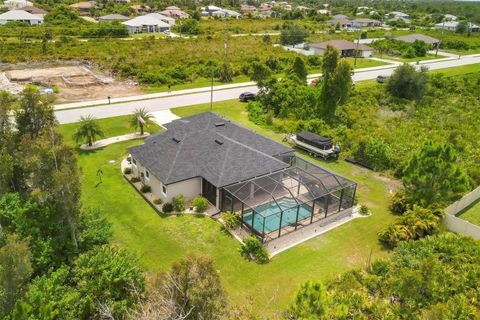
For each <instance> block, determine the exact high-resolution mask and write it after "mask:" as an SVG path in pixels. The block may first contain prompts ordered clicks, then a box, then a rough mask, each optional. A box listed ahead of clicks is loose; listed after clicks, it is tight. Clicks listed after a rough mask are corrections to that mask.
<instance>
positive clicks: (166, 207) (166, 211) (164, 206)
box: [162, 202, 173, 213]
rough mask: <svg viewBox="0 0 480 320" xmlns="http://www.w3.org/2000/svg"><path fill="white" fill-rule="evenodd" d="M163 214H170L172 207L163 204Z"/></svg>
mask: <svg viewBox="0 0 480 320" xmlns="http://www.w3.org/2000/svg"><path fill="white" fill-rule="evenodd" d="M162 211H163V213H170V212H172V211H173V205H172V204H171V203H170V202H167V203H165V204H164V205H163V206H162Z"/></svg>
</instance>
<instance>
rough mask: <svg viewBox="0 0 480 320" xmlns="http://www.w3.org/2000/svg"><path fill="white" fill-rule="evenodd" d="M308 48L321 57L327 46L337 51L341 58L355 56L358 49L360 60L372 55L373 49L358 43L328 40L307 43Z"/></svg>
mask: <svg viewBox="0 0 480 320" xmlns="http://www.w3.org/2000/svg"><path fill="white" fill-rule="evenodd" d="M308 46H309V47H310V50H312V51H313V52H314V53H315V54H318V55H321V56H323V54H324V53H325V50H326V49H327V46H332V47H334V48H335V49H337V50H338V52H339V55H340V56H341V57H352V56H355V51H356V50H357V49H358V56H359V57H362V58H368V57H370V56H371V55H372V54H373V48H371V47H369V46H367V45H365V44H362V43H359V44H358V48H357V44H356V43H353V42H350V41H347V40H329V41H324V42H314V43H309V44H308Z"/></svg>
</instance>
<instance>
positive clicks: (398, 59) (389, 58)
mask: <svg viewBox="0 0 480 320" xmlns="http://www.w3.org/2000/svg"><path fill="white" fill-rule="evenodd" d="M374 57H376V58H381V59H386V60H394V61H400V62H415V61H424V60H433V59H442V58H446V56H442V55H439V54H438V55H436V56H435V55H434V54H430V53H427V54H426V55H425V57H415V58H404V57H401V56H392V55H387V54H383V55H380V54H375V55H374Z"/></svg>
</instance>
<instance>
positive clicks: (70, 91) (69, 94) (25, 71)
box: [0, 64, 142, 102]
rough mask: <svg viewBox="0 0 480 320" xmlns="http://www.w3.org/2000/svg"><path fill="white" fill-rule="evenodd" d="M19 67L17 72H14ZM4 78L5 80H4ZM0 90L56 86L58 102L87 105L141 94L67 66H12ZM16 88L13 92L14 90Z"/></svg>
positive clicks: (129, 84)
mask: <svg viewBox="0 0 480 320" xmlns="http://www.w3.org/2000/svg"><path fill="white" fill-rule="evenodd" d="M15 67H17V68H15ZM2 76H3V77H2ZM0 78H2V80H3V81H0V89H4V90H8V91H11V92H12V93H18V92H14V91H15V90H14V89H16V91H18V88H19V87H20V88H21V87H22V86H24V85H26V84H35V85H38V86H40V87H45V88H52V87H54V86H57V87H58V89H59V92H58V93H57V94H56V95H57V98H58V101H60V102H69V101H86V100H96V99H105V98H107V97H108V96H110V97H124V96H130V95H136V94H140V93H142V90H141V88H140V87H139V86H137V85H136V84H135V83H132V82H128V81H121V80H117V79H114V78H113V77H110V76H107V75H104V74H101V73H100V72H94V71H92V70H91V69H90V68H88V67H87V66H85V65H80V64H78V65H67V66H43V67H40V66H32V67H30V68H29V67H28V66H25V65H22V66H10V67H9V68H8V69H6V70H5V71H4V72H1V71H0ZM12 88H13V89H12Z"/></svg>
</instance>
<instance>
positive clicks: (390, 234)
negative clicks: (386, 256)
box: [378, 205, 442, 249]
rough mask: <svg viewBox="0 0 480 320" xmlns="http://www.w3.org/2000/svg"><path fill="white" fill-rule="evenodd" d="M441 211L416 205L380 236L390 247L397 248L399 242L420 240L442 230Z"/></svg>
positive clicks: (381, 240)
mask: <svg viewBox="0 0 480 320" xmlns="http://www.w3.org/2000/svg"><path fill="white" fill-rule="evenodd" d="M441 214H442V213H441V212H439V211H433V210H431V209H427V208H422V207H419V206H416V205H414V206H413V208H412V209H411V210H408V211H407V212H406V213H405V214H404V215H403V216H401V217H400V218H398V219H397V220H396V221H395V222H394V223H393V224H391V225H390V226H388V228H387V229H385V230H383V231H381V232H380V233H379V234H378V236H379V240H380V242H382V243H383V244H384V245H385V246H386V247H388V248H391V249H393V248H395V247H396V246H397V245H398V244H399V242H402V241H408V240H418V239H420V238H423V237H426V236H428V235H432V234H435V233H438V232H439V230H440V219H441Z"/></svg>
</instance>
